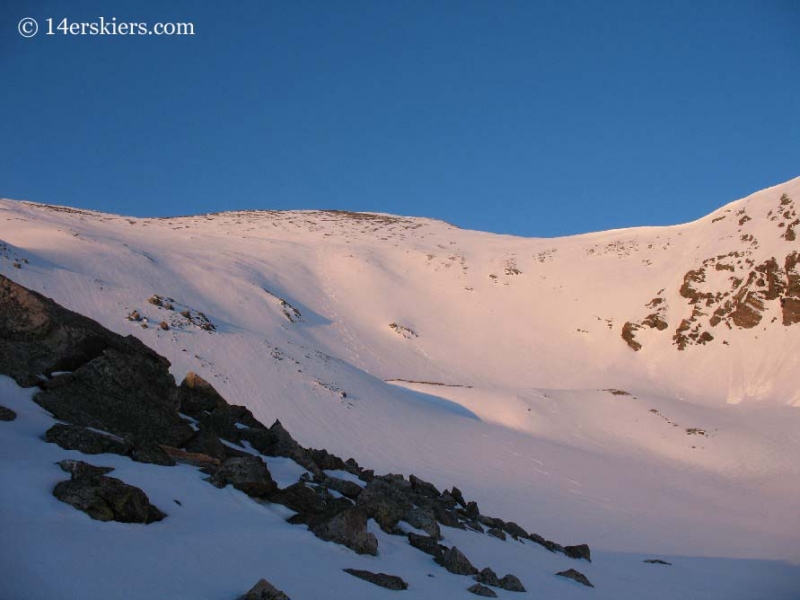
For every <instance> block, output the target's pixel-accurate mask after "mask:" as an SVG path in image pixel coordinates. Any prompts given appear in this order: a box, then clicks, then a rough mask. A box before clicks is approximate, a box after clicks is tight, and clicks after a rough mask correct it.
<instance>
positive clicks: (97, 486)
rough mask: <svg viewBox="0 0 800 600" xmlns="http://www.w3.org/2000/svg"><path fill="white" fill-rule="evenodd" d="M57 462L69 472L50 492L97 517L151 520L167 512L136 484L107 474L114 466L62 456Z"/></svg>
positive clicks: (101, 519)
mask: <svg viewBox="0 0 800 600" xmlns="http://www.w3.org/2000/svg"><path fill="white" fill-rule="evenodd" d="M59 465H60V466H61V468H62V469H63V470H64V471H67V472H68V473H70V474H71V475H72V478H71V479H70V480H69V481H62V482H61V483H59V484H58V485H56V487H55V489H54V490H53V496H55V497H56V498H58V499H59V500H61V501H62V502H65V503H67V504H70V505H72V506H74V507H75V508H77V509H78V510H82V511H83V512H85V513H86V514H87V515H89V516H90V517H91V518H93V519H96V520H98V521H119V522H121V523H153V522H155V521H160V520H161V519H163V518H164V517H165V516H166V515H165V514H164V513H163V512H161V511H160V510H159V509H158V508H156V507H155V506H153V505H152V504H150V500H149V498H148V497H147V495H146V494H145V493H144V492H143V491H142V490H140V489H139V488H137V487H134V486H132V485H128V484H127V483H123V482H122V481H120V480H119V479H115V478H114V477H106V474H107V473H110V472H111V471H113V470H114V469H112V468H110V467H95V466H94V465H90V464H88V463H85V462H82V461H75V460H62V461H61V462H60V463H59Z"/></svg>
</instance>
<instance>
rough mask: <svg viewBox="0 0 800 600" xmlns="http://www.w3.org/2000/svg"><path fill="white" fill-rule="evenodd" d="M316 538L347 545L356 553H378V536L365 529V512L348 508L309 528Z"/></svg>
mask: <svg viewBox="0 0 800 600" xmlns="http://www.w3.org/2000/svg"><path fill="white" fill-rule="evenodd" d="M311 531H312V532H313V533H314V535H316V536H317V537H318V538H320V539H323V540H327V541H330V542H335V543H337V544H342V545H344V546H347V547H348V548H350V549H351V550H354V551H355V552H357V553H358V554H372V555H377V554H378V538H376V537H375V535H374V534H372V533H370V532H368V531H367V513H366V512H365V511H364V510H362V509H361V508H358V507H353V508H349V509H347V510H344V511H342V512H340V513H339V514H337V515H335V516H334V517H333V518H331V519H329V520H328V521H324V522H322V523H319V524H317V525H315V526H313V527H312V528H311Z"/></svg>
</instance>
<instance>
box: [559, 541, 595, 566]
mask: <svg viewBox="0 0 800 600" xmlns="http://www.w3.org/2000/svg"><path fill="white" fill-rule="evenodd" d="M564 554H566V555H567V556H569V557H570V558H578V559H580V558H584V559H586V560H588V561H589V562H592V552H591V550H590V549H589V546H588V545H587V544H578V545H577V546H564Z"/></svg>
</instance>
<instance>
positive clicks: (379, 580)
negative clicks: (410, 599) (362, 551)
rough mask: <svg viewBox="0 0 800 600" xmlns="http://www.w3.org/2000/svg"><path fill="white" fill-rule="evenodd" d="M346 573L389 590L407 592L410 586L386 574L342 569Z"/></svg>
mask: <svg viewBox="0 0 800 600" xmlns="http://www.w3.org/2000/svg"><path fill="white" fill-rule="evenodd" d="M342 570H343V571H344V572H345V573H350V575H352V576H354V577H358V578H359V579H363V580H364V581H369V582H370V583H372V584H375V585H379V586H380V587H383V588H386V589H387V590H406V589H408V584H407V583H406V582H405V581H403V580H402V579H401V578H400V577H397V576H396V575H387V574H386V573H373V572H371V571H363V570H361V569H342Z"/></svg>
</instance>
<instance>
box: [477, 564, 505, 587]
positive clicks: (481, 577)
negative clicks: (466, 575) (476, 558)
mask: <svg viewBox="0 0 800 600" xmlns="http://www.w3.org/2000/svg"><path fill="white" fill-rule="evenodd" d="M475 581H477V582H478V583H483V584H485V585H492V586H494V587H499V586H500V579H499V578H498V577H497V573H495V572H494V571H493V570H492V569H490V568H489V567H486V568H485V569H483V570H482V571H481V572H480V573H478V574H477V575H475Z"/></svg>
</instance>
